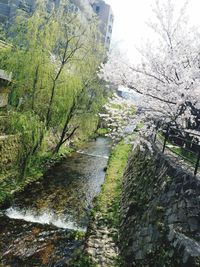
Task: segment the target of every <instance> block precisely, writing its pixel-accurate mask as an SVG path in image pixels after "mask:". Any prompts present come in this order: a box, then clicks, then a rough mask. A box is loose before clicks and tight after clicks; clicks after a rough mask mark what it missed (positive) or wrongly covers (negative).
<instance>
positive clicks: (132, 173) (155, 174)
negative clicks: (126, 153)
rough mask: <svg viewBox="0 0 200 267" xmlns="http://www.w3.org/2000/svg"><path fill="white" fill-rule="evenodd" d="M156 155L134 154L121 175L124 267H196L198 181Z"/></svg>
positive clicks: (198, 259)
mask: <svg viewBox="0 0 200 267" xmlns="http://www.w3.org/2000/svg"><path fill="white" fill-rule="evenodd" d="M154 151H155V153H154V155H151V154H150V153H149V152H148V150H146V151H145V152H139V151H135V152H133V154H132V156H131V157H130V160H129V163H128V166H127V169H126V172H125V175H124V183H123V195H122V200H121V225H120V246H121V253H122V255H123V257H124V259H125V264H124V266H128V267H129V266H137V267H139V266H143V267H145V266H152V267H156V266H158V267H161V266H165V267H167V266H168V267H182V266H184V267H192V266H200V180H199V178H198V177H194V176H193V175H192V174H190V173H188V172H187V171H185V170H183V169H182V168H181V167H179V166H177V165H175V163H173V162H172V161H171V160H170V159H169V158H168V157H167V156H164V155H163V154H161V153H160V152H159V151H158V150H157V149H156V148H155V149H154Z"/></svg>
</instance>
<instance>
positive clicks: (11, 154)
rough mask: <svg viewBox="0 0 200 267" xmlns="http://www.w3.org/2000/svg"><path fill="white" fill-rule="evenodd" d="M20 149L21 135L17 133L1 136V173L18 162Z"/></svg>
mask: <svg viewBox="0 0 200 267" xmlns="http://www.w3.org/2000/svg"><path fill="white" fill-rule="evenodd" d="M19 150H20V142H19V137H18V136H15V135H2V136H0V173H2V172H3V171H5V170H8V169H10V168H11V167H13V165H14V164H16V162H17V160H18V154H19Z"/></svg>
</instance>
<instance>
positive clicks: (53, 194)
mask: <svg viewBox="0 0 200 267" xmlns="http://www.w3.org/2000/svg"><path fill="white" fill-rule="evenodd" d="M110 149H111V143H110V140H109V139H106V138H102V137H99V138H97V140H96V141H91V142H89V143H88V144H87V146H86V147H85V148H83V149H82V150H80V151H77V152H75V153H72V155H71V156H70V157H68V158H67V159H65V160H63V161H62V162H61V163H60V164H58V165H56V166H55V167H54V168H52V169H50V170H49V171H48V172H47V173H46V175H45V176H44V178H43V179H42V180H41V181H39V182H36V183H35V184H33V185H31V186H28V187H27V188H26V190H25V191H24V192H22V193H20V194H18V195H17V196H16V198H15V199H14V201H13V204H12V206H11V207H10V208H9V209H7V210H5V211H3V212H2V214H1V216H0V255H1V257H0V263H1V264H4V265H5V266H6V265H8V266H16V267H18V266H20V267H23V266H24V267H25V266H28V267H31V266H40V267H45V266H57V267H58V266H69V265H67V264H68V262H69V260H70V258H71V257H72V255H74V254H75V253H76V251H77V249H78V248H81V246H82V242H81V241H80V240H79V238H77V231H78V232H85V231H86V230H87V226H88V222H89V216H90V211H91V208H92V201H93V199H94V197H95V196H97V195H98V194H99V192H100V190H101V185H102V184H103V182H104V178H105V168H106V166H107V162H108V157H109V153H110Z"/></svg>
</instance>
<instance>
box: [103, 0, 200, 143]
mask: <svg viewBox="0 0 200 267" xmlns="http://www.w3.org/2000/svg"><path fill="white" fill-rule="evenodd" d="M172 2H173V1H171V0H166V2H165V4H164V5H163V6H161V5H160V4H159V1H157V4H156V8H155V9H154V12H155V15H156V22H154V23H151V25H150V26H151V27H152V28H153V30H154V31H155V32H156V34H157V35H158V42H157V44H156V45H149V44H148V46H147V47H146V49H144V50H143V51H142V55H143V58H142V62H141V64H140V65H139V66H133V65H131V64H129V63H128V62H127V60H126V59H125V58H123V56H122V55H120V54H118V53H116V52H114V53H112V54H110V55H109V59H108V61H107V63H105V64H104V65H103V66H102V68H101V71H100V73H99V76H100V77H101V78H103V79H104V80H106V81H107V82H109V83H112V84H114V85H117V86H125V87H128V88H130V89H132V90H133V91H135V92H137V93H139V94H140V95H141V97H140V99H139V102H138V103H135V102H134V103H131V101H127V100H123V99H119V98H115V99H114V100H112V101H111V102H110V103H109V105H107V107H106V109H107V112H108V113H107V115H106V116H107V122H108V124H110V128H111V129H112V130H111V132H112V133H110V135H113V136H114V138H115V139H120V138H121V137H122V136H124V135H126V130H130V131H133V130H134V129H135V127H136V126H137V124H138V123H139V122H140V123H141V122H142V123H143V127H141V133H142V135H143V137H144V138H145V140H148V139H149V137H151V136H152V135H153V134H154V131H155V128H156V127H158V125H159V127H163V125H166V123H172V124H173V125H176V126H177V128H184V129H185V128H187V127H188V125H189V124H190V125H193V126H194V125H195V124H197V122H198V118H197V113H199V112H197V113H195V112H194V110H195V108H197V107H200V38H199V33H198V31H197V30H194V29H193V30H191V29H188V26H187V20H186V17H185V8H186V7H185V6H184V8H183V9H181V10H180V12H179V14H177V11H176V8H175V6H174V5H173V4H174V2H173V3H172ZM119 102H120V103H119ZM128 102H129V103H128ZM117 105H119V106H120V108H116V107H117ZM134 105H135V106H136V109H137V111H138V112H136V116H135V115H134V114H133V113H131V110H133V106H134ZM106 116H104V117H106ZM158 123H159V124H158ZM147 142H148V141H147Z"/></svg>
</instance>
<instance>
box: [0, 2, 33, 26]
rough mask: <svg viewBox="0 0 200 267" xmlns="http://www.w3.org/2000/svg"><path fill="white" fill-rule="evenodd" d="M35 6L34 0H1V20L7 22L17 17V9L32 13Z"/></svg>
mask: <svg viewBox="0 0 200 267" xmlns="http://www.w3.org/2000/svg"><path fill="white" fill-rule="evenodd" d="M34 6H35V1H33V0H0V22H6V21H8V20H10V19H12V18H13V17H15V16H16V13H17V10H23V11H25V12H27V13H31V12H32V11H33V9H34Z"/></svg>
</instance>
